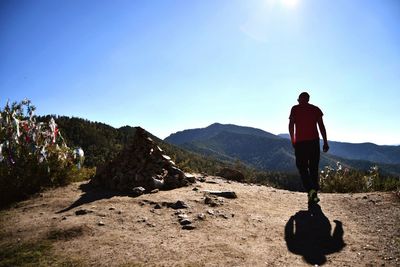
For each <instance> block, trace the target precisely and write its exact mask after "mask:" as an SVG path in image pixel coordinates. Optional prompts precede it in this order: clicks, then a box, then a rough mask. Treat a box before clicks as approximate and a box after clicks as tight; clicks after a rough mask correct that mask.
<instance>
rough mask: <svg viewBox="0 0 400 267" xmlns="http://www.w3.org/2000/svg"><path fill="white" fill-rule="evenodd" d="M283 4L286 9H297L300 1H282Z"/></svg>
mask: <svg viewBox="0 0 400 267" xmlns="http://www.w3.org/2000/svg"><path fill="white" fill-rule="evenodd" d="M281 2H282V4H283V5H284V6H285V7H289V8H295V7H296V6H297V5H298V3H299V0H281Z"/></svg>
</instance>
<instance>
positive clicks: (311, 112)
mask: <svg viewBox="0 0 400 267" xmlns="http://www.w3.org/2000/svg"><path fill="white" fill-rule="evenodd" d="M309 100H310V95H309V94H308V93H307V92H303V93H301V94H300V95H299V99H298V100H297V101H298V102H299V104H298V105H295V106H293V107H292V110H291V111H290V117H289V120H290V121H289V133H290V139H291V141H292V145H293V147H294V150H295V155H296V166H297V169H298V170H299V173H300V177H301V180H302V182H303V186H304V188H305V190H306V191H307V192H308V203H309V204H316V203H318V202H319V198H318V195H317V191H318V190H319V182H318V177H319V175H318V166H319V157H320V148H319V134H318V129H317V125H318V128H319V131H320V132H321V135H322V138H323V140H324V146H323V151H324V152H327V151H328V150H329V146H328V139H327V137H326V130H325V125H324V122H323V120H322V116H323V113H322V111H321V110H320V109H319V108H318V107H317V106H314V105H311V104H309V103H308V101H309Z"/></svg>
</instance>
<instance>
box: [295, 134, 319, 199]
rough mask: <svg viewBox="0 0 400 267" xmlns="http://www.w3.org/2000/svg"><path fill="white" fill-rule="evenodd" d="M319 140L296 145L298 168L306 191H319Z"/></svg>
mask: <svg viewBox="0 0 400 267" xmlns="http://www.w3.org/2000/svg"><path fill="white" fill-rule="evenodd" d="M319 154H320V149H319V140H311V141H303V142H298V143H296V145H295V155H296V166H297V169H298V170H299V173H300V177H301V180H302V182H303V186H304V189H305V190H306V191H307V192H309V191H310V190H311V189H314V190H319V183H318V180H319V173H318V166H319Z"/></svg>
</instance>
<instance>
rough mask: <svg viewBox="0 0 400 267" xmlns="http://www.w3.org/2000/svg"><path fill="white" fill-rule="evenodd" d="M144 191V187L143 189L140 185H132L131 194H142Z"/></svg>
mask: <svg viewBox="0 0 400 267" xmlns="http://www.w3.org/2000/svg"><path fill="white" fill-rule="evenodd" d="M145 191H146V189H144V188H143V187H141V186H138V187H134V188H133V189H132V194H133V195H134V196H140V195H143V194H144V192H145Z"/></svg>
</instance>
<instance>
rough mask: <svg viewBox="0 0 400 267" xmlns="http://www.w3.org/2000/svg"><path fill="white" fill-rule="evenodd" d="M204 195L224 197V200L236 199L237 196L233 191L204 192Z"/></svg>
mask: <svg viewBox="0 0 400 267" xmlns="http://www.w3.org/2000/svg"><path fill="white" fill-rule="evenodd" d="M204 192H206V193H209V194H211V195H216V196H219V197H225V198H237V195H236V193H235V192H234V191H208V190H207V191H204Z"/></svg>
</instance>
